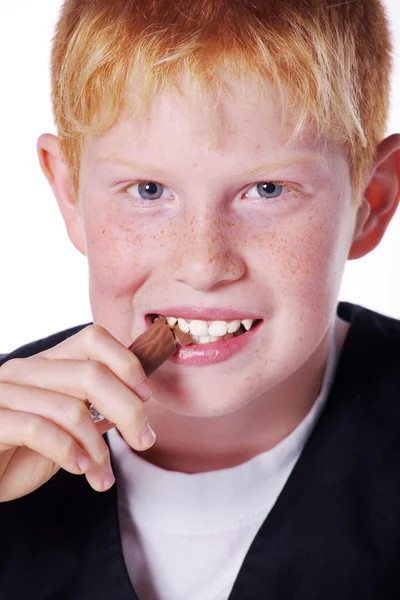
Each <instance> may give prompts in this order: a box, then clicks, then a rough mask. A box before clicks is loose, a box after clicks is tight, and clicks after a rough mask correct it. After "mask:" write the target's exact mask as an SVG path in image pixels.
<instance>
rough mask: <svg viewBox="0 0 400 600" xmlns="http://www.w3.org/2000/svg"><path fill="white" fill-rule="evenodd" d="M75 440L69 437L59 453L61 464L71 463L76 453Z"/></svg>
mask: <svg viewBox="0 0 400 600" xmlns="http://www.w3.org/2000/svg"><path fill="white" fill-rule="evenodd" d="M75 446H76V444H75V442H74V440H73V439H72V438H71V437H69V436H68V437H67V439H66V440H65V442H64V444H63V445H62V446H61V448H60V451H59V453H58V461H59V463H61V464H63V463H64V464H65V463H69V462H70V461H71V459H72V458H73V456H74V454H75Z"/></svg>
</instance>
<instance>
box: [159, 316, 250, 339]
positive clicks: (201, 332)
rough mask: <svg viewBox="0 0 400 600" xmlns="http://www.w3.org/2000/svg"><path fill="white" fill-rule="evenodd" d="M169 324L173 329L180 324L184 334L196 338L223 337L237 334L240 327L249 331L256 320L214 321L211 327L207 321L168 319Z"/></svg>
mask: <svg viewBox="0 0 400 600" xmlns="http://www.w3.org/2000/svg"><path fill="white" fill-rule="evenodd" d="M167 323H168V325H169V326H170V327H171V328H172V327H174V326H175V325H176V323H178V327H179V329H180V330H181V331H183V332H184V333H189V332H190V333H191V334H192V335H194V336H198V337H200V336H206V335H209V336H212V337H223V336H224V335H226V334H227V333H236V331H238V330H239V329H240V326H241V325H243V327H244V328H245V329H246V331H248V330H249V329H250V327H251V326H252V325H253V323H254V319H243V320H242V321H239V320H238V319H237V320H235V321H212V322H211V323H210V324H209V325H208V324H207V322H206V321H199V320H197V319H195V320H193V321H189V322H188V321H185V319H181V318H177V317H167Z"/></svg>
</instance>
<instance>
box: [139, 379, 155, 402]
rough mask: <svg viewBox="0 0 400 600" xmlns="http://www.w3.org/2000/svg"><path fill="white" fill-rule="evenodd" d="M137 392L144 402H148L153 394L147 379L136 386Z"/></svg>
mask: <svg viewBox="0 0 400 600" xmlns="http://www.w3.org/2000/svg"><path fill="white" fill-rule="evenodd" d="M136 391H137V394H138V396H139V398H140V399H141V400H143V402H146V400H148V399H149V398H151V396H152V395H153V392H152V389H151V387H150V386H149V384H148V383H147V380H146V379H142V381H141V382H140V383H139V385H138V386H137V388H136Z"/></svg>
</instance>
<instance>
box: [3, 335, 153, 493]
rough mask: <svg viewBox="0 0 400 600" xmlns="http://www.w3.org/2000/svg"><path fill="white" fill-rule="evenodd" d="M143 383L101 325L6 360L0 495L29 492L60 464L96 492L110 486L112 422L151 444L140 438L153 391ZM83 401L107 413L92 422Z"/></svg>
mask: <svg viewBox="0 0 400 600" xmlns="http://www.w3.org/2000/svg"><path fill="white" fill-rule="evenodd" d="M146 382H147V378H146V375H145V373H144V371H143V368H142V366H141V364H140V362H139V360H138V359H137V358H136V356H135V355H134V354H133V353H132V352H131V351H130V350H128V349H127V348H125V346H123V345H122V344H121V343H120V342H119V341H118V340H116V339H115V338H114V337H113V336H112V335H111V334H110V333H109V332H108V331H107V330H106V329H104V328H103V327H101V326H99V325H91V326H89V327H86V328H85V329H83V330H81V331H80V332H79V333H77V334H76V335H74V336H72V337H70V338H68V339H67V340H65V341H64V342H62V343H61V344H59V345H58V346H55V347H54V348H51V349H50V350H46V351H44V352H41V353H40V354H36V355H34V356H31V357H29V358H21V359H12V360H9V361H8V362H6V363H5V364H4V365H3V366H2V367H0V502H6V501H9V500H13V499H15V498H20V497H21V496H25V495H26V494H29V493H30V492H32V491H34V490H36V489H37V488H39V487H40V486H42V485H43V484H44V483H46V482H47V481H48V480H49V479H50V478H51V477H53V475H55V474H56V473H57V471H59V469H60V468H63V469H65V470H66V471H68V472H69V473H74V474H77V475H81V474H83V473H84V474H85V476H86V479H87V480H88V482H89V484H90V485H91V486H92V488H93V489H94V490H96V491H99V492H100V491H105V490H106V489H109V488H110V487H111V486H112V484H113V483H114V481H115V479H114V476H113V473H112V467H111V460H110V453H109V449H108V446H107V444H106V442H105V441H104V439H103V437H102V435H103V434H104V433H105V432H106V431H108V430H109V429H111V428H112V427H114V424H115V426H116V427H117V428H118V430H119V431H120V432H121V434H122V436H123V437H124V439H125V440H126V442H127V443H128V444H129V445H130V446H131V448H134V449H135V450H145V449H147V448H148V447H150V446H151V445H153V444H152V443H151V444H150V446H149V445H148V446H147V448H146V447H144V446H143V444H142V441H141V435H142V433H143V432H144V431H145V429H146V426H147V424H148V417H147V416H146V414H145V410H144V402H145V401H146V400H148V399H149V397H150V396H151V390H150V388H147V389H146ZM143 384H145V385H144V386H143ZM139 386H140V387H139ZM143 387H144V390H143ZM85 401H89V402H88V403H90V404H93V406H94V407H95V408H96V410H98V411H99V412H100V413H101V414H102V415H103V416H104V417H105V418H106V419H107V420H106V421H101V422H99V423H94V422H93V419H92V417H91V415H90V413H89V409H88V406H87V404H85ZM153 443H154V442H153Z"/></svg>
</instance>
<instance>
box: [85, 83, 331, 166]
mask: <svg viewBox="0 0 400 600" xmlns="http://www.w3.org/2000/svg"><path fill="white" fill-rule="evenodd" d="M141 98H142V90H141V82H140V78H136V79H135V78H132V79H131V81H130V83H129V86H128V88H127V93H126V97H125V99H124V109H123V111H122V113H121V118H120V120H119V122H118V123H117V124H116V125H115V126H114V127H113V128H112V129H111V130H110V131H109V132H107V133H106V134H105V135H102V136H96V137H91V136H89V140H88V143H89V144H90V145H91V147H92V150H93V151H94V152H95V153H96V154H97V153H99V154H103V156H104V151H105V150H106V149H107V150H111V151H112V152H114V153H115V154H117V155H118V154H120V152H121V151H122V152H123V148H124V145H125V144H129V143H130V142H131V141H132V140H135V142H136V145H139V146H140V147H142V148H143V147H145V146H147V145H152V146H153V147H154V145H155V144H157V143H158V142H159V143H163V144H165V143H169V144H170V145H171V146H173V145H176V143H177V141H178V138H181V139H182V140H184V143H186V144H193V145H195V144H196V145H197V146H201V147H202V148H204V149H205V150H207V151H212V152H217V153H230V152H231V151H232V150H235V151H236V153H237V152H238V145H240V148H242V149H243V151H246V149H249V148H261V149H263V148H264V150H265V149H268V151H269V152H271V151H273V150H275V151H276V152H278V151H279V149H283V150H285V151H286V150H288V149H290V150H298V151H300V152H301V151H302V150H307V151H312V152H313V153H314V154H316V155H319V156H321V157H322V155H323V154H324V153H325V151H326V147H327V140H326V139H325V138H324V137H323V136H319V135H317V132H316V130H315V128H314V127H313V126H312V124H311V123H310V122H308V123H306V124H305V126H304V128H303V130H302V131H301V133H300V135H298V136H297V137H296V138H294V139H293V138H292V136H293V132H294V129H295V124H296V116H297V113H296V110H295V108H294V107H292V106H291V105H290V102H285V107H284V106H283V105H282V96H281V94H280V93H279V91H278V90H277V89H276V88H274V87H273V85H272V84H271V83H270V82H268V81H265V82H262V86H261V87H260V83H259V81H257V80H256V79H255V78H254V77H252V75H251V74H248V75H247V76H246V77H243V80H242V81H241V82H240V83H239V82H238V81H237V80H236V79H235V78H234V77H231V76H228V75H224V76H223V89H222V85H221V86H220V87H219V89H218V90H215V89H210V90H208V92H207V93H206V94H205V95H204V93H202V91H201V90H200V91H199V87H198V85H197V82H196V81H194V80H193V78H192V77H191V75H190V74H187V73H186V74H184V75H183V74H182V75H181V76H180V77H179V79H178V80H177V81H176V82H174V84H173V85H169V86H166V87H165V88H164V89H163V90H162V91H160V92H159V93H157V94H156V95H155V96H154V98H153V99H152V101H151V102H150V103H149V104H147V105H144V104H143V103H142V101H141ZM285 99H286V100H288V99H287V97H286V98H285Z"/></svg>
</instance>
